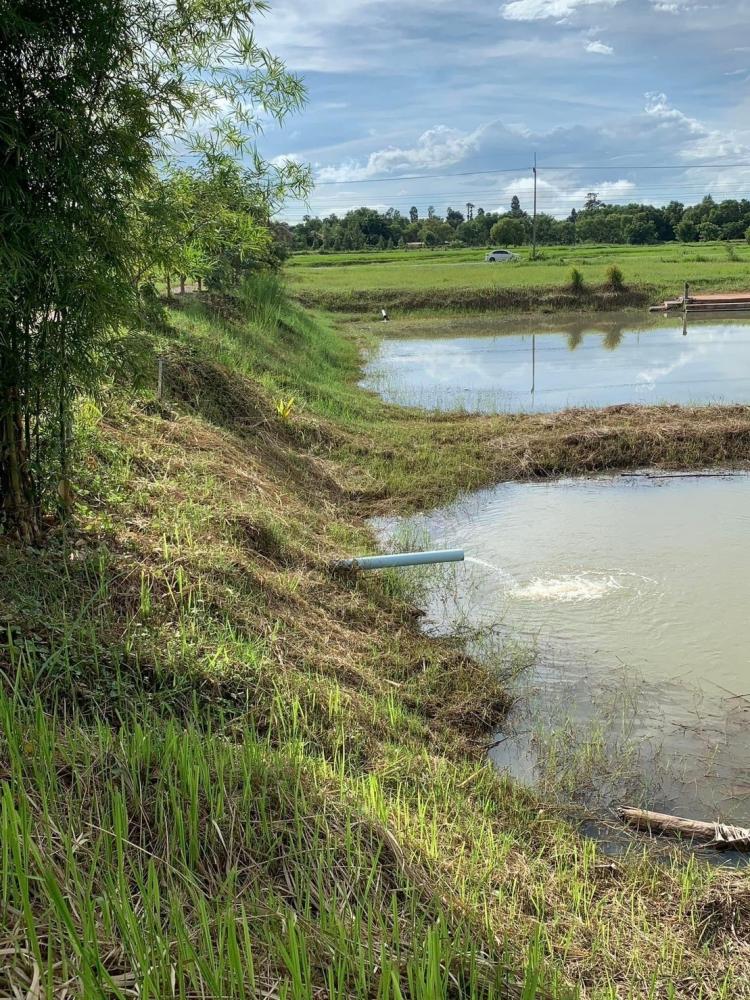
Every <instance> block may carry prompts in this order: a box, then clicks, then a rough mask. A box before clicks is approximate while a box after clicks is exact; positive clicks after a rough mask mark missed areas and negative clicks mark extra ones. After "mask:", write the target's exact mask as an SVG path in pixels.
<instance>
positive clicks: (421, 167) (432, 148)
mask: <svg viewBox="0 0 750 1000" xmlns="http://www.w3.org/2000/svg"><path fill="white" fill-rule="evenodd" d="M481 132H482V130H481V129H477V130H476V131H475V132H469V133H465V132H460V131H459V130H458V129H455V128H448V126H447V125H436V126H435V127H434V128H431V129H428V131H426V132H423V133H422V135H420V137H419V138H418V139H417V142H416V144H415V145H414V146H412V147H410V148H409V147H407V148H401V147H399V146H387V147H386V148H385V149H379V150H376V151H375V152H374V153H370V155H369V156H368V157H367V160H366V161H364V162H361V161H357V160H348V161H346V162H345V163H341V164H339V165H337V166H330V167H323V168H322V169H321V170H320V171H319V173H318V180H320V181H337V182H342V181H343V182H346V181H363V180H369V179H370V178H373V177H382V176H388V175H389V174H395V173H403V172H413V171H417V172H421V171H434V170H438V169H440V168H443V167H451V166H455V165H456V164H457V163H460V162H461V161H462V160H463V159H465V158H466V156H468V155H469V154H470V153H473V152H475V151H476V150H477V149H478V148H479V141H480V138H481Z"/></svg>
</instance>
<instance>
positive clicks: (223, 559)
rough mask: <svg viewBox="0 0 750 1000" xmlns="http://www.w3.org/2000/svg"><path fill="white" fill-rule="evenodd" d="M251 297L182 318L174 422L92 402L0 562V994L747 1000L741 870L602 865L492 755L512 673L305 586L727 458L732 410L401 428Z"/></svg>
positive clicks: (358, 588)
mask: <svg viewBox="0 0 750 1000" xmlns="http://www.w3.org/2000/svg"><path fill="white" fill-rule="evenodd" d="M265 302H266V305H265V306H264V308H262V309H259V308H257V307H250V306H249V305H247V304H245V305H242V306H240V305H234V306H231V307H227V306H226V305H225V306H224V307H223V308H222V310H221V315H219V314H218V313H217V312H216V311H214V310H212V309H210V308H208V307H206V306H203V305H201V304H200V303H197V302H191V301H186V302H184V303H183V304H182V308H181V309H179V310H178V311H175V312H174V313H173V314H172V316H171V319H170V324H171V328H170V329H169V330H168V331H167V332H165V333H164V334H162V335H161V336H160V338H158V340H159V342H158V343H156V342H155V349H159V350H164V351H166V352H167V366H166V372H167V384H168V390H169V403H168V404H167V405H162V404H159V403H157V402H156V401H154V399H153V397H152V396H150V395H149V394H145V395H141V396H138V397H136V398H128V397H123V396H122V395H120V394H118V393H115V392H114V391H113V392H112V393H110V394H109V395H107V396H106V397H105V398H104V399H103V400H102V401H101V402H100V405H99V406H98V407H95V406H94V405H93V404H89V405H87V406H86V407H84V408H83V410H82V413H81V414H80V416H81V422H80V428H81V429H80V431H79V441H78V452H79V466H80V471H81V476H82V485H81V488H80V492H79V495H78V503H77V511H76V520H75V526H74V527H70V528H69V529H68V530H67V532H62V531H61V530H59V529H58V530H57V531H55V532H53V533H52V535H51V537H50V540H49V542H50V544H49V546H48V548H46V549H45V551H43V552H34V551H26V550H23V551H22V550H18V549H17V548H15V547H13V546H12V545H9V544H1V545H0V560H1V561H2V567H1V569H2V572H1V573H0V620H2V639H0V667H1V668H2V684H1V685H0V781H1V782H2V811H1V812H0V838H1V841H0V843H1V845H2V846H1V847H0V859H1V860H0V894H1V895H0V904H1V905H2V927H3V932H2V934H3V937H2V940H0V952H1V953H2V955H3V963H2V967H3V971H0V994H2V995H9V996H10V995H15V996H17V995H22V996H31V997H35V996H46V995H59V996H84V997H97V996H99V997H101V996H119V997H129V996H134V995H136V993H137V995H138V996H139V997H142V998H156V997H160V998H161V997H164V996H173V995H174V996H177V997H197V996H200V997H206V998H208V997H219V996H221V997H229V996H232V997H238V998H239V997H245V996H259V997H260V996H263V997H266V996H268V997H275V996H278V997H286V998H294V1000H298V998H299V1000H301V998H305V1000H308V998H309V1000H312V998H319V997H325V998H337V1000H343V998H348V997H351V996H361V997H373V998H378V1000H387V998H391V997H392V998H394V1000H397V998H401V997H410V998H415V1000H416V998H421V1000H433V998H438V997H464V998H474V997H477V998H478V997H489V996H494V997H498V998H499V997H506V996H523V997H524V998H526V1000H531V998H533V997H535V996H539V997H541V996H556V997H566V996H570V995H573V993H572V991H571V989H570V986H571V985H573V984H576V985H577V986H578V987H579V988H580V991H581V992H582V994H583V995H585V996H588V997H609V998H613V997H703V998H706V1000H708V998H709V997H711V998H714V997H725V998H729V997H732V998H734V997H738V996H741V995H744V994H745V993H746V992H747V983H748V981H749V980H748V971H749V970H750V944H749V942H748V912H749V911H750V891H749V890H748V882H747V879H746V878H745V877H744V876H742V875H737V874H732V873H727V872H722V871H719V870H716V869H712V868H709V867H706V866H704V865H702V864H700V863H697V862H696V861H694V860H691V861H689V862H686V861H685V860H684V859H680V858H679V857H675V858H674V859H673V860H672V861H671V862H670V863H666V864H664V863H660V864H657V863H655V862H654V861H652V860H651V859H650V858H649V857H648V856H647V855H645V854H642V853H640V852H639V851H634V853H633V856H632V857H630V858H629V859H627V860H617V861H612V860H611V859H608V858H606V857H604V856H602V855H601V854H600V852H599V851H598V849H597V848H596V846H595V845H594V844H592V843H590V842H584V841H583V840H581V839H580V838H579V837H578V836H577V835H576V834H575V833H574V832H573V831H572V830H571V829H570V828H569V827H568V826H567V825H566V824H565V823H564V822H562V821H561V820H559V819H558V818H557V817H556V816H555V815H551V814H547V813H546V812H545V811H544V810H543V809H542V808H541V807H540V804H539V803H538V802H536V801H535V800H534V798H533V796H531V795H530V794H528V793H526V792H524V791H522V790H520V789H519V788H517V787H515V786H513V785H512V784H511V783H510V782H509V781H508V780H506V779H504V778H503V777H502V776H500V775H498V774H497V773H495V772H494V770H493V769H492V768H491V767H490V766H489V765H488V764H487V762H486V760H485V756H484V753H483V749H482V747H483V744H484V743H485V742H486V741H487V740H488V734H490V733H492V732H493V731H495V730H496V729H497V728H498V727H500V726H501V725H502V719H503V715H504V712H505V710H506V709H507V704H508V697H507V694H506V691H505V689H504V686H503V683H502V676H501V674H498V672H497V671H498V669H500V670H502V668H503V667H505V668H507V669H512V668H513V665H514V660H513V655H512V653H511V652H510V651H508V652H507V653H502V652H501V653H500V654H499V658H498V662H496V663H488V664H478V663H475V662H473V661H472V660H470V659H469V658H467V656H466V655H465V654H464V653H463V651H462V649H461V647H460V646H459V645H458V644H457V643H455V642H452V641H449V640H435V639H430V638H427V637H425V636H423V635H422V634H421V633H420V631H419V628H418V620H417V618H416V616H415V612H414V610H413V607H412V603H411V598H412V597H413V595H412V594H410V593H408V592H405V591H404V587H403V584H402V582H401V581H400V579H399V578H398V577H396V576H390V575H385V576H383V577H377V578H376V577H372V576H370V577H362V578H361V579H357V580H351V579H345V578H344V579H342V578H337V577H336V576H335V575H332V574H331V572H330V571H329V569H328V565H329V561H330V560H331V559H332V558H333V557H335V556H337V555H339V554H341V553H343V552H351V551H356V550H360V549H362V548H364V547H366V546H368V545H369V544H371V542H370V538H369V536H368V534H367V532H366V530H365V527H364V523H363V521H362V515H363V514H365V513H368V512H370V511H372V510H375V509H383V508H384V507H386V506H391V505H400V506H403V507H408V506H413V505H418V504H421V503H425V502H437V501H438V500H439V499H442V498H447V496H448V495H450V494H451V493H453V492H455V491H457V490H458V489H460V488H462V487H469V486H473V485H479V484H481V483H486V482H489V481H491V480H493V479H500V478H503V477H508V476H518V475H552V474H556V473H559V472H565V471H580V470H582V469H585V468H606V467H610V466H613V465H625V466H633V465H642V464H646V463H649V462H655V461H664V462H665V463H676V464H685V463H692V462H698V461H699V462H700V463H701V464H705V463H707V462H710V461H716V462H725V461H728V460H740V459H742V458H744V457H746V456H747V455H748V454H749V453H750V412H749V411H748V410H746V409H742V408H727V409H715V410H713V409H712V410H703V411H684V412H683V411H678V410H676V409H675V410H671V409H667V410H659V411H635V410H625V409H620V410H615V411H612V412H610V413H604V414H599V415H595V416H592V415H586V414H583V413H578V414H576V413H568V414H564V415H561V416H558V417H528V418H512V417H506V418H465V417H459V416H455V415H453V416H436V417H430V416H427V415H414V414H410V413H407V412H405V411H400V410H397V409H395V408H387V407H384V406H382V405H381V404H380V403H378V401H377V400H375V399H374V398H373V397H371V396H369V395H367V394H365V393H362V392H361V391H360V390H358V389H357V388H356V373H357V366H358V352H357V348H356V345H354V344H352V343H350V342H348V341H346V340H344V339H342V338H341V337H340V336H339V335H338V334H337V333H336V332H335V331H334V330H333V329H332V328H331V327H329V326H328V325H327V324H326V323H325V322H323V321H318V320H316V319H314V318H311V317H310V316H305V315H303V314H301V313H299V312H297V311H296V310H294V309H291V308H289V307H287V306H286V305H285V304H284V302H283V300H282V299H280V298H279V299H276V300H274V299H273V296H269V295H266V296H265ZM156 340H157V338H155V341H156ZM290 394H294V395H296V396H297V397H298V401H299V402H298V405H297V411H296V413H294V414H293V416H292V418H291V420H289V421H283V420H280V419H279V418H278V417H277V416H276V413H275V410H274V405H273V403H274V400H276V399H278V398H280V397H287V396H289V395H290Z"/></svg>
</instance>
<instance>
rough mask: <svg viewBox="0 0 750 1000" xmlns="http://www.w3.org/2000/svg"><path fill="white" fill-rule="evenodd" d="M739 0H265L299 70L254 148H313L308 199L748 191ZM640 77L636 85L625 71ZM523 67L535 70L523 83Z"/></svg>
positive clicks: (279, 39)
mask: <svg viewBox="0 0 750 1000" xmlns="http://www.w3.org/2000/svg"><path fill="white" fill-rule="evenodd" d="M748 14H750V4H749V3H748V2H745V0H732V2H729V3H723V4H721V5H719V4H710V3H700V2H696V0H675V2H662V0H506V2H503V3H497V2H496V3H493V4H491V5H489V6H487V5H485V4H479V3H477V2H475V0H472V2H471V3H469V4H466V5H465V6H464V9H463V10H461V11H456V10H455V9H454V8H453V6H452V5H449V4H447V3H446V2H445V0H434V2H430V3H428V2H427V0H403V2H400V3H396V0H379V2H373V0H349V2H344V0H320V2H318V3H317V4H316V5H315V7H314V9H310V10H307V11H305V12H300V11H298V10H297V9H296V8H295V7H294V5H293V4H292V3H291V0H277V2H275V3H273V4H272V6H271V9H270V11H269V13H268V15H266V16H265V17H262V18H260V19H259V21H258V23H257V29H256V35H257V38H258V41H259V42H260V43H261V44H264V45H268V46H269V47H270V48H271V49H272V50H273V51H274V52H275V53H278V54H279V56H280V57H281V58H283V59H284V60H285V61H286V63H287V66H288V68H289V69H290V70H292V71H294V72H296V73H299V74H300V75H301V76H302V77H303V78H304V80H305V83H306V85H307V88H308V92H309V103H308V105H307V108H306V112H305V114H304V115H303V116H302V117H300V118H298V119H295V120H294V122H293V123H292V124H291V126H288V127H286V126H285V127H283V128H278V127H273V128H269V129H268V131H267V132H266V135H265V138H264V151H265V153H266V155H267V156H268V157H269V158H272V159H274V160H276V161H279V160H283V159H286V158H292V159H296V160H299V161H303V162H306V163H310V164H311V165H312V168H313V173H314V176H315V181H316V187H315V190H314V191H313V193H312V195H311V197H310V201H309V209H308V206H306V205H305V204H304V203H301V202H290V203H289V204H288V205H287V206H286V207H285V209H284V211H282V212H281V213H280V218H281V219H283V220H284V221H287V222H289V223H291V224H294V223H295V222H298V221H300V220H301V218H302V217H303V215H305V214H311V215H313V216H316V215H320V216H326V215H330V214H332V213H335V214H338V215H341V214H345V213H346V212H347V211H349V210H351V209H354V208H358V207H363V206H366V207H370V208H376V209H378V210H381V211H385V210H387V209H388V208H391V207H393V208H397V209H398V210H399V211H401V212H402V213H403V212H408V209H409V208H410V207H411V206H412V205H415V206H416V207H417V208H418V209H419V212H420V215H426V214H427V208H428V206H429V205H434V206H435V208H436V210H437V211H438V212H439V213H440V214H444V213H445V210H446V208H447V207H448V206H451V207H453V208H456V209H458V210H463V208H464V206H465V204H466V202H468V201H471V202H473V203H474V204H475V205H477V206H479V205H481V206H482V207H483V208H484V209H485V210H486V211H488V212H494V211H498V210H499V211H503V210H505V209H506V207H507V205H508V204H509V202H510V199H511V197H512V196H513V195H514V194H515V195H518V197H519V198H520V200H521V203H522V205H524V207H526V205H527V203H529V202H530V199H531V194H532V189H533V177H532V167H533V162H534V156H535V155H536V157H537V160H538V168H539V211H540V212H547V213H549V214H551V215H554V216H556V217H558V218H561V217H564V216H566V215H568V214H569V213H570V210H571V209H572V208H578V207H580V201H581V200H582V197H585V194H586V193H587V192H589V191H596V192H597V193H598V194H599V197H600V198H601V199H602V200H603V201H605V202H608V203H612V204H628V203H631V202H636V203H644V204H653V205H656V206H660V205H665V204H667V203H668V202H669V201H671V200H677V201H681V202H683V203H684V204H686V205H691V204H695V203H696V202H699V201H700V200H701V199H702V198H703V197H704V196H705V195H707V194H711V195H713V197H714V198H715V199H716V200H717V201H720V200H724V199H727V198H737V199H741V198H743V197H747V196H748V194H750V129H748V128H747V127H746V124H745V123H746V118H747V114H746V105H747V102H748V82H749V81H750V63H749V61H748V55H749V54H750V45H743V44H737V45H734V44H731V42H730V43H728V41H727V40H728V39H730V40H731V39H737V40H738V41H739V42H741V41H742V37H743V35H744V31H745V30H746V25H747V23H748ZM634 79H635V80H637V81H638V82H637V84H636V85H633V83H632V81H633V80H634ZM530 80H533V85H530V83H529V81H530Z"/></svg>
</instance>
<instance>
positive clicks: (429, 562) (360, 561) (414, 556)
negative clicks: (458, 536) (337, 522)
mask: <svg viewBox="0 0 750 1000" xmlns="http://www.w3.org/2000/svg"><path fill="white" fill-rule="evenodd" d="M464 558H465V556H464V553H463V552H462V551H461V550H460V549H451V550H449V551H447V552H403V553H401V554H400V555H393V556H358V557H357V558H356V559H342V560H341V561H340V562H337V563H335V564H334V569H391V568H392V567H396V566H433V565H435V564H436V563H449V562H463V561H464Z"/></svg>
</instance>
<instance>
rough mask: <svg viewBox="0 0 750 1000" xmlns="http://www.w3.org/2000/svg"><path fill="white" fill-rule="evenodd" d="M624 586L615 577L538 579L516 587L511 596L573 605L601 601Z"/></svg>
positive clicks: (585, 576)
mask: <svg viewBox="0 0 750 1000" xmlns="http://www.w3.org/2000/svg"><path fill="white" fill-rule="evenodd" d="M622 589H623V586H622V584H621V583H619V582H618V580H617V579H615V577H614V576H603V575H593V574H587V573H582V574H580V575H578V576H560V577H554V576H553V577H548V578H546V579H541V578H537V579H535V580H531V581H530V582H529V583H525V584H523V585H519V586H517V587H514V588H513V590H512V591H511V596H513V597H515V598H518V599H519V600H522V601H556V602H558V603H560V604H573V603H577V602H580V601H600V600H601V599H602V598H603V597H606V595H607V594H609V593H611V592H612V591H614V590H622Z"/></svg>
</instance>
